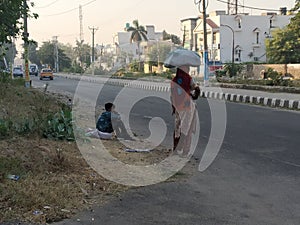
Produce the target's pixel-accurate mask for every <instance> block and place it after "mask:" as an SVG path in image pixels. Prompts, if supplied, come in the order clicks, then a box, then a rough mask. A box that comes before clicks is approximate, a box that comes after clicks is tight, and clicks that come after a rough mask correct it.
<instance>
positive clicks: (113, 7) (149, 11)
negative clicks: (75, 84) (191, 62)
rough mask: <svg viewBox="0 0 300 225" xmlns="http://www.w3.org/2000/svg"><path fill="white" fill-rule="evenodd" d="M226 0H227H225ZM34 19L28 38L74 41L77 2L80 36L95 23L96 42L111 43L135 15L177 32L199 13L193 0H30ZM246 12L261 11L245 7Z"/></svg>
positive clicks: (272, 5)
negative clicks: (182, 23) (81, 32)
mask: <svg viewBox="0 0 300 225" xmlns="http://www.w3.org/2000/svg"><path fill="white" fill-rule="evenodd" d="M225 1H227V0H225ZM33 2H35V7H34V8H33V10H32V11H33V12H35V13H38V14H39V18H38V19H37V20H33V19H31V20H30V21H29V33H30V38H31V39H34V40H36V41H38V42H39V43H40V42H42V41H48V40H51V39H52V37H53V36H58V40H59V42H62V43H70V44H72V45H75V41H76V39H79V31H80V26H79V9H78V8H79V5H80V4H81V5H82V6H83V7H82V10H83V27H84V40H85V42H87V43H91V33H90V31H89V29H88V26H95V27H98V28H99V30H98V31H97V32H96V35H95V43H96V44H102V43H104V44H109V43H112V40H113V38H112V37H113V34H115V33H117V32H118V31H122V30H123V28H124V27H125V24H126V23H127V22H129V23H131V22H132V21H133V20H134V19H138V20H139V22H140V24H141V25H154V26H155V27H156V31H163V30H166V31H167V32H168V33H174V34H176V35H180V20H181V19H183V18H188V17H195V16H197V15H198V14H199V12H198V9H197V7H196V6H195V5H194V0H152V1H150V0H148V1H147V0H115V1H113V0H110V1H107V0H47V1H45V0H33ZM240 4H244V5H245V6H252V7H258V8H266V9H275V10H278V9H279V7H283V6H286V7H288V9H290V8H291V7H293V5H294V0H269V1H261V0H244V1H243V0H240ZM226 8H227V4H225V3H222V2H220V1H218V0H209V6H208V10H207V11H208V12H210V11H213V10H226ZM245 12H249V13H250V14H253V15H255V14H261V13H262V12H265V11H258V10H250V9H245Z"/></svg>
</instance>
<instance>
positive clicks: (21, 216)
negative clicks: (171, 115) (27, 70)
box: [0, 82, 171, 224]
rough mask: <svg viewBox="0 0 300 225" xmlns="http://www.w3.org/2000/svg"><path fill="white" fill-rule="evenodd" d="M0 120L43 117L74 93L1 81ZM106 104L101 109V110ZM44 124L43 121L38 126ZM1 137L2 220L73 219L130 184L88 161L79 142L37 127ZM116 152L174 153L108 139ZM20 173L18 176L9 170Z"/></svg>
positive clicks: (137, 158) (134, 157) (134, 161)
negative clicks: (97, 170)
mask: <svg viewBox="0 0 300 225" xmlns="http://www.w3.org/2000/svg"><path fill="white" fill-rule="evenodd" d="M0 92H1V93H0V94H1V98H0V119H2V120H3V119H4V120H11V121H13V122H16V121H18V120H23V119H29V120H31V119H35V118H39V119H43V118H46V116H47V115H48V114H49V113H55V112H57V111H59V110H61V108H62V107H65V106H64V104H63V102H66V101H67V100H68V97H67V96H65V95H61V94H53V93H48V94H47V95H46V94H44V93H43V92H41V91H38V90H33V89H24V88H23V87H22V86H20V85H15V84H9V83H1V82H0ZM101 110H102V107H98V108H97V112H98V114H100V113H101ZM37 127H38V126H37ZM0 139H2V140H0V223H1V222H7V221H16V220H17V221H27V222H33V223H41V224H44V223H49V222H54V221H58V220H61V219H64V218H69V217H70V216H72V215H74V213H76V212H78V211H81V210H83V209H85V208H90V207H92V206H93V205H94V204H97V205H99V204H102V203H105V202H106V201H108V200H109V198H110V197H112V196H115V195H119V194H120V193H121V192H123V191H125V190H127V189H128V187H125V186H122V185H119V184H115V183H113V182H110V181H108V180H106V179H104V178H103V177H101V176H100V175H99V174H97V173H95V171H94V170H92V169H91V167H90V166H89V165H88V164H87V163H86V161H85V160H84V159H83V157H82V155H81V153H80V151H79V150H78V148H77V145H76V143H75V142H67V141H55V140H50V139H44V138H42V136H41V132H40V131H39V130H38V129H37V130H35V131H34V132H27V133H24V134H16V133H10V134H9V135H8V136H6V137H1V138H0ZM103 144H104V145H105V146H106V148H107V149H109V151H110V153H111V154H112V155H113V156H114V157H115V158H117V159H119V160H120V161H122V162H124V163H128V164H131V165H149V164H153V163H159V162H160V161H162V160H163V159H164V158H166V157H167V156H169V155H170V153H171V152H170V151H169V150H165V149H164V148H157V149H155V150H153V151H151V152H149V153H127V152H125V151H124V148H125V146H124V145H122V144H121V143H120V142H118V141H117V140H112V141H103ZM9 174H14V175H19V176H20V179H19V180H18V181H13V180H10V179H8V178H7V175H9Z"/></svg>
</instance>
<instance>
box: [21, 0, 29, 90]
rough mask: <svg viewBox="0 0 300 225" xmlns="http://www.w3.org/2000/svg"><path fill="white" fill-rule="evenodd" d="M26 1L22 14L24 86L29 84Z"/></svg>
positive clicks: (24, 1)
mask: <svg viewBox="0 0 300 225" xmlns="http://www.w3.org/2000/svg"><path fill="white" fill-rule="evenodd" d="M27 7H28V6H27V2H26V0H23V13H24V14H23V16H24V33H23V40H24V60H25V87H27V88H29V87H30V86H31V83H30V77H29V65H28V63H29V60H28V37H29V33H28V24H27Z"/></svg>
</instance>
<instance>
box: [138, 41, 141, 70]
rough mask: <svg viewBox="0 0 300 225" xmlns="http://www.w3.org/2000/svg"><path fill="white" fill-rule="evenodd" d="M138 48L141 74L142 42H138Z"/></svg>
mask: <svg viewBox="0 0 300 225" xmlns="http://www.w3.org/2000/svg"><path fill="white" fill-rule="evenodd" d="M137 46H138V56H139V72H141V49H140V41H138V42H137Z"/></svg>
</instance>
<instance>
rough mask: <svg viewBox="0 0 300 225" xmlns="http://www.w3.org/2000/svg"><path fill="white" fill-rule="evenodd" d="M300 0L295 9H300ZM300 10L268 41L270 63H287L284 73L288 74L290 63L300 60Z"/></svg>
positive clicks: (267, 48)
mask: <svg viewBox="0 0 300 225" xmlns="http://www.w3.org/2000/svg"><path fill="white" fill-rule="evenodd" d="M299 7H300V0H297V1H296V5H295V7H294V8H293V11H296V10H299ZM299 27H300V12H297V13H296V14H295V16H294V17H293V18H292V19H291V22H290V24H289V25H288V26H286V27H285V28H283V29H279V30H276V31H274V32H273V34H272V36H273V38H271V39H269V40H267V41H266V50H267V58H268V61H269V63H283V64H285V71H284V74H287V64H288V63H299V61H300V29H299Z"/></svg>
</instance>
